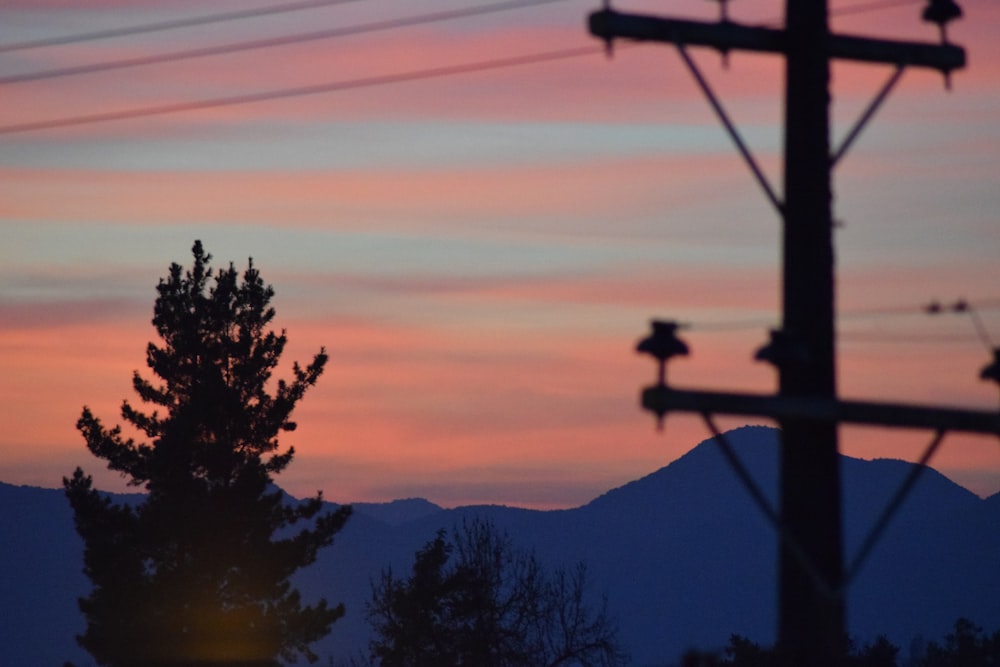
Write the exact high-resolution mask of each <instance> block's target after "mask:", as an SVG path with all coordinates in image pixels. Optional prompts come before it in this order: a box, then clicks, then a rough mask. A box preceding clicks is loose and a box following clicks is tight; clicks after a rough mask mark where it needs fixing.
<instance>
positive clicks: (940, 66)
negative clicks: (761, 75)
mask: <svg viewBox="0 0 1000 667" xmlns="http://www.w3.org/2000/svg"><path fill="white" fill-rule="evenodd" d="M588 23H589V27H590V33H591V34H592V35H594V36H595V37H599V38H601V39H603V40H605V41H611V40H613V39H616V38H623V39H633V40H637V41H650V42H670V43H672V44H686V45H688V46H709V47H712V48H715V49H718V50H719V51H721V52H723V53H725V52H728V51H732V50H743V51H758V52H765V53H780V54H786V53H787V47H786V42H787V37H786V33H785V31H784V30H783V29H777V28H766V27H761V26H747V25H742V24H740V23H734V22H732V21H721V22H718V23H706V22H703V21H688V20H683V19H668V18H662V17H659V16H648V15H644V14H624V13H622V12H616V11H614V10H613V9H602V10H600V11H596V12H594V13H592V14H591V15H590V18H589V22H588ZM827 51H828V55H829V57H831V58H840V59H844V60H854V61H857V62H867V63H885V64H889V65H898V66H903V67H927V68H930V69H936V70H939V71H941V72H945V73H947V72H950V71H952V70H956V69H960V68H962V67H965V49H963V48H962V47H960V46H955V45H954V44H947V43H946V44H928V43H924V42H908V41H900V40H888V39H870V38H867V37H856V36H851V35H832V34H831V35H829V39H828V42H827Z"/></svg>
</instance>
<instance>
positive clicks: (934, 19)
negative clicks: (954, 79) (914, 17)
mask: <svg viewBox="0 0 1000 667" xmlns="http://www.w3.org/2000/svg"><path fill="white" fill-rule="evenodd" d="M921 16H922V17H923V19H924V20H925V21H928V22H930V23H936V24H937V27H938V29H939V30H940V31H941V43H942V44H945V43H947V41H948V29H947V25H948V23H949V22H951V21H954V20H955V19H957V18H960V17H961V16H962V8H961V7H959V6H958V5H957V4H955V0H930V2H929V3H928V5H927V7H925V8H924V13H923V14H922V15H921ZM949 74H950V71H948V70H945V71H944V82H945V85H946V86H948V87H949V88H950V87H951V82H950V77H949Z"/></svg>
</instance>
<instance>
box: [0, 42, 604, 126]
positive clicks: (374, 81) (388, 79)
mask: <svg viewBox="0 0 1000 667" xmlns="http://www.w3.org/2000/svg"><path fill="white" fill-rule="evenodd" d="M603 53H604V49H603V47H595V46H585V47H576V48H568V49H559V50H554V51H542V52H539V53H533V54H528V55H523V56H512V57H509V58H497V59H492V60H481V61H478V62H471V63H463V64H460V65H448V66H444V67H434V68H429V69H420V70H412V71H410V72H399V73H396V74H386V75H382V76H371V77H363V78H359V79H347V80H344V81H332V82H329V83H321V84H317V85H313V86H299V87H296V88H284V89H279V90H269V91H264V92H260V93H248V94H245V95H233V96H229V97H216V98H212V99H206V100H196V101H192V102H178V103H174V104H162V105H158V106H150V107H141V108H138V109H126V110H124V111H109V112H105V113H97V114H90V115H81V116H67V117H65V118H54V119H51V120H42V121H35V122H31V123H19V124H15V125H3V126H0V135H2V134H15V133H20V132H35V131H40V130H51V129H56V128H62V127H72V126H77V125H90V124H94V123H104V122H110V121H120V120H128V119H133V118H145V117H149V116H162V115H166V114H172V113H181V112H185V111H198V110H202V109H212V108H217V107H227V106H236V105H241V104H253V103H255V102H265V101H268V100H278V99H284V98H289V97H300V96H304V95H317V94H320V93H333V92H339V91H343V90H353V89H356V88H371V87H374V86H385V85H389V84H394V83H404V82H408V81H420V80H424V79H434V78H442V77H446V76H456V75H459V74H471V73H474V72H484V71H489V70H496V69H504V68H507V67H519V66H523V65H534V64H539V63H545V62H552V61H557V60H566V59H568V58H578V57H581V56H588V55H598V54H603Z"/></svg>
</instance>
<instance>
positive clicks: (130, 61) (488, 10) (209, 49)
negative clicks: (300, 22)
mask: <svg viewBox="0 0 1000 667" xmlns="http://www.w3.org/2000/svg"><path fill="white" fill-rule="evenodd" d="M563 1H564V0H507V1H505V2H495V3H492V4H488V5H482V6H479V7H469V8H465V9H453V10H447V11H440V12H430V13H427V14H416V15H414V16H407V17H403V18H397V19H386V20H383V21H373V22H371V23H362V24H359V25H354V26H349V27H346V28H331V29H329V30H315V31H311V32H303V33H296V34H293V35H282V36H280V37H270V38H266V39H253V40H248V41H243V42H233V43H231V44H222V45H220V46H206V47H202V48H197V49H187V50H184V51H171V52H168V53H159V54H154V55H150V56H140V57H138V58H124V59H120V60H108V61H105V62H98V63H92V64H89V65H80V66H77V67H63V68H58V69H50V70H42V71H38V72H28V73H26V74H14V75H11V76H5V77H0V85H9V84H13V83H26V82H28V81H38V80H41V79H53V78H56V77H66V76H77V75H80V74H93V73H96V72H107V71H110V70H118V69H126V68H130V67H143V66H146V65H160V64H163V63H170V62H176V61H178V60H191V59H194V58H205V57H208V56H219V55H225V54H229V53H237V52H240V51H251V50H255V49H267V48H274V47H278V46H288V45H291V44H298V43H301V42H308V41H315V40H321V39H333V38H336V37H347V36H351V35H360V34H363V33H370V32H378V31H382V30H392V29H397V28H407V27H412V26H416V25H425V24H428V23H438V22H441V21H451V20H455V19H463V18H470V17H473V16H482V15H484V14H493V13H496V12H502V11H509V10H512V9H525V8H527V7H533V6H537V5H545V4H552V3H554V2H563Z"/></svg>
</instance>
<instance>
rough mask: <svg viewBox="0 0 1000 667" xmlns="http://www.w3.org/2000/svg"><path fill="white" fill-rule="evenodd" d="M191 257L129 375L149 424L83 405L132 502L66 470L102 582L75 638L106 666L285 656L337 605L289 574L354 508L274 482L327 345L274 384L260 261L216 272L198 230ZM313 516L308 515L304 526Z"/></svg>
mask: <svg viewBox="0 0 1000 667" xmlns="http://www.w3.org/2000/svg"><path fill="white" fill-rule="evenodd" d="M192 252H193V254H194V266H193V268H192V269H191V270H189V271H184V270H183V269H182V267H181V266H179V265H177V264H173V265H172V266H171V267H170V275H169V276H168V277H167V278H166V279H163V280H161V281H160V283H159V285H158V286H157V292H158V297H157V299H156V305H155V310H154V317H153V325H154V326H155V328H156V331H157V333H158V335H159V337H160V339H161V341H162V342H161V344H160V345H156V344H154V343H150V344H149V346H148V348H147V351H146V362H147V364H148V366H149V368H150V369H151V370H152V372H153V373H154V374H155V375H156V376H157V378H159V380H158V381H157V382H150V381H149V380H146V379H144V378H143V377H142V376H140V374H139V373H138V372H136V373H135V374H134V376H133V381H132V384H133V387H134V389H135V392H136V393H137V394H138V396H139V398H140V399H141V401H142V402H143V403H147V404H151V406H152V411H151V412H142V411H140V410H138V409H136V408H135V407H133V406H132V405H131V404H130V403H129V402H128V401H125V402H123V405H122V409H121V415H122V418H123V419H124V420H125V421H126V422H128V423H129V424H131V425H132V426H133V427H135V428H136V429H137V430H138V431H140V432H141V433H143V434H145V436H146V437H147V438H148V439H149V442H148V444H147V443H137V442H136V441H135V440H133V439H132V438H126V437H125V436H124V435H123V434H122V430H121V427H119V426H116V427H114V428H111V429H107V428H105V427H104V426H103V425H102V424H101V422H100V420H98V419H97V418H96V417H95V416H94V415H93V414H91V412H90V410H89V409H87V408H84V410H83V415H82V417H81V418H80V420H79V422H78V423H77V428H78V429H79V430H80V432H81V433H82V434H83V436H84V438H85V439H86V443H87V448H88V449H89V450H90V451H91V452H92V453H93V454H94V455H95V456H97V457H99V458H101V459H105V460H106V461H107V465H108V468H109V469H111V470H115V471H118V472H120V473H121V474H122V475H123V476H124V477H126V478H128V480H129V483H130V484H132V485H135V486H141V487H144V488H145V490H146V491H147V495H146V497H145V499H144V500H143V501H142V502H140V503H138V504H136V505H134V506H133V505H129V504H125V503H115V502H113V501H112V500H111V499H109V498H108V497H107V496H105V495H104V494H100V493H98V491H97V490H96V489H94V488H93V486H92V479H91V477H90V476H88V475H85V474H84V473H83V471H82V470H81V469H80V468H77V469H76V471H75V472H74V474H73V476H72V477H71V478H64V480H63V484H64V487H65V490H66V495H67V497H68V498H69V501H70V503H71V505H72V507H73V511H74V513H75V520H76V527H77V531H78V532H79V533H80V536H81V537H82V538H83V541H84V547H85V551H84V571H85V573H86V574H87V576H88V577H89V578H90V580H91V583H92V585H93V589H92V591H91V592H90V595H89V596H87V597H85V598H82V599H81V600H80V608H81V610H82V611H83V613H84V615H85V617H86V621H87V628H86V631H85V632H84V634H82V635H80V636H78V638H77V639H78V641H79V643H80V645H81V646H82V647H83V648H84V649H86V650H87V651H88V652H89V653H90V654H91V655H92V656H93V657H94V659H95V660H96V661H97V662H98V664H101V665H109V666H113V667H119V666H137V665H194V664H197V665H262V666H263V665H277V664H278V660H279V659H281V660H290V661H293V662H294V661H296V660H297V658H299V657H305V658H306V659H308V660H309V661H310V662H313V661H315V659H316V656H315V655H314V654H313V652H312V651H311V650H310V648H309V645H310V644H311V643H312V642H314V641H316V640H317V639H320V638H321V637H323V636H325V635H326V634H327V633H328V632H329V631H330V627H331V625H332V624H333V622H334V621H336V620H337V619H338V618H339V617H340V616H342V615H343V613H344V610H343V606H342V605H338V606H335V607H331V606H329V605H328V604H327V602H326V601H325V600H320V601H319V602H318V603H317V604H314V605H306V604H303V602H302V600H301V598H300V595H299V592H298V591H297V590H295V589H293V588H292V586H291V585H290V582H289V578H290V577H291V576H292V574H293V573H295V572H296V571H297V570H298V569H299V568H301V567H303V566H305V565H308V564H310V563H312V562H313V561H314V560H315V559H316V556H317V552H318V551H319V549H320V548H322V547H324V546H327V545H329V544H330V543H331V542H332V541H333V537H334V535H335V533H337V531H339V530H340V529H341V528H342V527H343V525H344V523H345V521H346V520H347V518H348V516H349V514H350V508H347V507H344V508H340V509H339V510H337V511H334V512H323V511H322V494H317V495H316V497H314V498H311V499H309V500H307V501H304V502H300V503H292V502H290V501H289V500H288V499H286V498H284V497H283V494H282V492H281V491H280V490H278V489H276V488H275V487H274V486H273V485H272V475H275V474H278V473H280V472H281V471H282V470H284V469H285V468H286V467H287V466H288V464H289V463H290V462H291V460H292V455H293V453H294V450H293V449H292V448H291V447H288V448H287V449H282V448H281V447H280V446H279V443H278V434H279V432H281V431H292V430H294V429H295V423H294V422H292V421H291V420H290V416H291V413H292V410H293V409H294V407H295V405H296V403H298V401H299V400H300V399H301V398H302V397H303V395H304V394H305V392H306V390H307V389H308V388H309V387H311V386H312V385H314V384H315V383H316V380H317V378H319V376H320V374H321V373H322V371H323V367H324V365H325V363H326V361H327V357H326V354H325V353H324V352H323V350H320V353H319V354H317V355H316V356H315V357H314V358H313V361H312V363H310V364H309V365H308V366H306V367H305V368H302V367H300V366H299V365H298V364H297V363H296V364H295V365H294V367H293V375H294V377H293V378H292V379H291V380H290V381H288V382H286V381H284V380H279V381H278V382H277V383H276V384H275V385H274V386H272V384H271V382H270V381H271V375H272V371H273V370H274V369H275V368H276V366H277V364H278V361H279V358H280V356H281V354H282V351H283V349H284V347H285V343H286V338H285V333H284V331H282V332H281V333H280V334H276V333H275V332H274V331H272V330H270V329H269V328H268V327H269V325H270V323H271V320H272V319H273V317H274V314H275V312H274V309H273V308H271V307H270V305H269V303H270V301H271V298H272V296H273V295H274V291H273V289H272V288H271V287H270V286H265V285H264V283H263V282H262V281H261V279H260V276H259V274H258V271H257V270H256V269H255V268H254V266H253V261H252V260H251V261H250V263H249V266H248V268H247V270H246V271H245V273H243V276H242V280H240V276H239V275H238V273H237V271H236V269H235V268H234V267H233V266H232V265H230V266H229V268H228V269H227V270H224V271H219V272H218V273H217V274H214V273H213V270H212V269H211V268H210V267H209V262H210V261H211V256H210V255H208V254H206V253H205V251H204V249H203V248H202V244H201V242H200V241H196V242H195V244H194V248H193V251H192ZM300 522H303V523H300Z"/></svg>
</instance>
